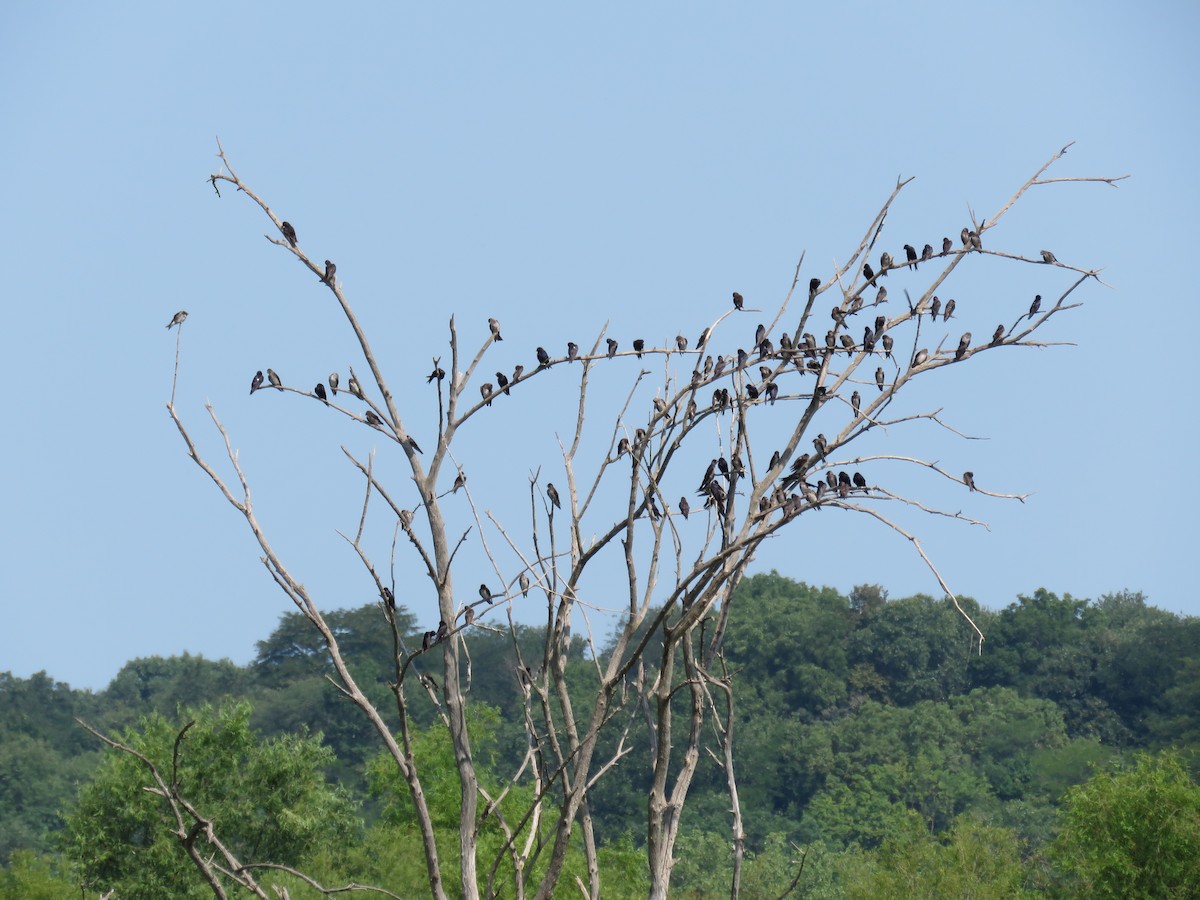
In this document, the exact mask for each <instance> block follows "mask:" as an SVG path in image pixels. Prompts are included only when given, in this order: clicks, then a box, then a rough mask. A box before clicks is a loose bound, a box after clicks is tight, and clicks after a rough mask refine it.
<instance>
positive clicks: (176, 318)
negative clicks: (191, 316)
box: [158, 309, 187, 331]
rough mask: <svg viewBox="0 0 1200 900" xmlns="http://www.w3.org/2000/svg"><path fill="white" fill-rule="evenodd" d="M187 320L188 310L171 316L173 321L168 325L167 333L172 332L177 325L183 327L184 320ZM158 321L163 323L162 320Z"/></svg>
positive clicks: (182, 310)
mask: <svg viewBox="0 0 1200 900" xmlns="http://www.w3.org/2000/svg"><path fill="white" fill-rule="evenodd" d="M186 318H187V310H186V309H181V310H180V311H179V312H177V313H175V315H173V316H171V321H170V322H168V323H167V331H170V330H171V329H172V328H174V327H175V326H176V325H182V324H183V320H184V319H186ZM158 321H160V322H161V321H162V319H159V320H158Z"/></svg>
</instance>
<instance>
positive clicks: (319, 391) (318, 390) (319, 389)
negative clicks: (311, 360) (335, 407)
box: [313, 381, 329, 403]
mask: <svg viewBox="0 0 1200 900" xmlns="http://www.w3.org/2000/svg"><path fill="white" fill-rule="evenodd" d="M313 393H314V394H316V395H317V399H318V400H320V401H321V402H322V403H328V402H329V400H328V398H327V397H326V396H325V385H323V384H322V383H321V382H319V381H318V382H317V386H316V387H315V388H313Z"/></svg>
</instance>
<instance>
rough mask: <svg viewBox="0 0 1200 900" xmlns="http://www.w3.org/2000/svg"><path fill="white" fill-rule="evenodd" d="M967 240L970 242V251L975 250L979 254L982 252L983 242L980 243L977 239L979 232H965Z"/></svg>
mask: <svg viewBox="0 0 1200 900" xmlns="http://www.w3.org/2000/svg"><path fill="white" fill-rule="evenodd" d="M967 240H968V241H969V242H970V245H971V249H972V250H976V251H980V252H982V250H983V241H981V240H980V239H979V232H978V231H968V232H967Z"/></svg>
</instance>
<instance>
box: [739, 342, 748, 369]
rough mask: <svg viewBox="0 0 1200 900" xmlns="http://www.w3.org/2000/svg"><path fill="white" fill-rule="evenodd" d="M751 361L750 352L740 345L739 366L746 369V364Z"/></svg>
mask: <svg viewBox="0 0 1200 900" xmlns="http://www.w3.org/2000/svg"><path fill="white" fill-rule="evenodd" d="M749 362H750V354H749V353H747V352H746V351H745V350H743V349H742V348H741V347H738V352H737V367H738V368H739V369H744V368H746V364H747V363H749Z"/></svg>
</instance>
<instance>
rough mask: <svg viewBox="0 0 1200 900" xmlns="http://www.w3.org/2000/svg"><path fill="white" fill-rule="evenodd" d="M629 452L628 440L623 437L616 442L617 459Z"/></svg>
mask: <svg viewBox="0 0 1200 900" xmlns="http://www.w3.org/2000/svg"><path fill="white" fill-rule="evenodd" d="M628 452H629V438H627V437H623V438H621V439H620V440H619V441H617V459H620V458H621V457H622V456H624V455H625V454H626V453H628Z"/></svg>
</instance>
